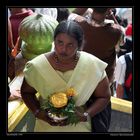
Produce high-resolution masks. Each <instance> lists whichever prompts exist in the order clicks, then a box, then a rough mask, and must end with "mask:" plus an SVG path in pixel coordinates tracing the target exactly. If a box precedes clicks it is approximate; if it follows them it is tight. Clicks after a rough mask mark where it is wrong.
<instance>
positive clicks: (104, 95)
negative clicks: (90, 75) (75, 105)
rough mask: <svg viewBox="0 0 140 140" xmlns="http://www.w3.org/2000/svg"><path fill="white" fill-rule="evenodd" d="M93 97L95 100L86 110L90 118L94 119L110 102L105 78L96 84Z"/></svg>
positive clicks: (108, 88)
mask: <svg viewBox="0 0 140 140" xmlns="http://www.w3.org/2000/svg"><path fill="white" fill-rule="evenodd" d="M93 96H94V97H95V98H96V100H95V101H94V102H93V104H92V105H91V106H90V107H89V108H88V109H87V110H86V112H87V113H88V114H89V115H90V117H94V116H95V115H96V114H97V113H99V112H101V111H102V110H103V109H104V108H105V107H106V105H107V104H108V102H109V101H110V97H111V91H110V87H109V80H108V78H107V76H106V77H105V78H104V79H103V80H102V81H101V82H100V83H99V84H98V86H97V87H96V89H95V91H94V95H93Z"/></svg>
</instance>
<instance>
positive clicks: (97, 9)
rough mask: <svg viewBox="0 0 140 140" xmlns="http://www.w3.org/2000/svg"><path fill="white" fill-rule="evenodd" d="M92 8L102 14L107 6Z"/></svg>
mask: <svg viewBox="0 0 140 140" xmlns="http://www.w3.org/2000/svg"><path fill="white" fill-rule="evenodd" d="M93 9H94V12H96V13H101V14H103V13H105V12H106V11H107V9H108V8H99V7H98V8H93Z"/></svg>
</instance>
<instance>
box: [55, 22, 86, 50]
mask: <svg viewBox="0 0 140 140" xmlns="http://www.w3.org/2000/svg"><path fill="white" fill-rule="evenodd" d="M60 33H66V34H68V35H69V36H71V37H73V38H75V39H76V40H77V42H78V49H80V48H81V47H82V43H83V39H84V33H83V30H82V28H81V26H80V25H79V24H78V23H76V22H75V21H72V20H64V21H62V22H60V23H59V24H58V26H57V27H56V29H55V31H54V39H55V38H56V36H57V35H58V34H60Z"/></svg>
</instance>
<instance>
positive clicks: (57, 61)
mask: <svg viewBox="0 0 140 140" xmlns="http://www.w3.org/2000/svg"><path fill="white" fill-rule="evenodd" d="M53 56H54V59H55V62H56V64H63V65H70V64H73V63H75V64H77V62H78V59H79V52H77V53H76V55H75V56H74V58H73V61H72V62H71V63H62V62H61V61H60V60H59V58H58V56H57V55H56V53H55V52H54V55H53Z"/></svg>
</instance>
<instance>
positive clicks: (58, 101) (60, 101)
mask: <svg viewBox="0 0 140 140" xmlns="http://www.w3.org/2000/svg"><path fill="white" fill-rule="evenodd" d="M50 102H51V103H52V104H53V106H54V107H56V108H61V107H63V106H65V105H67V102H68V98H67V95H66V93H63V92H58V93H55V94H53V95H52V96H51V97H50Z"/></svg>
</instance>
